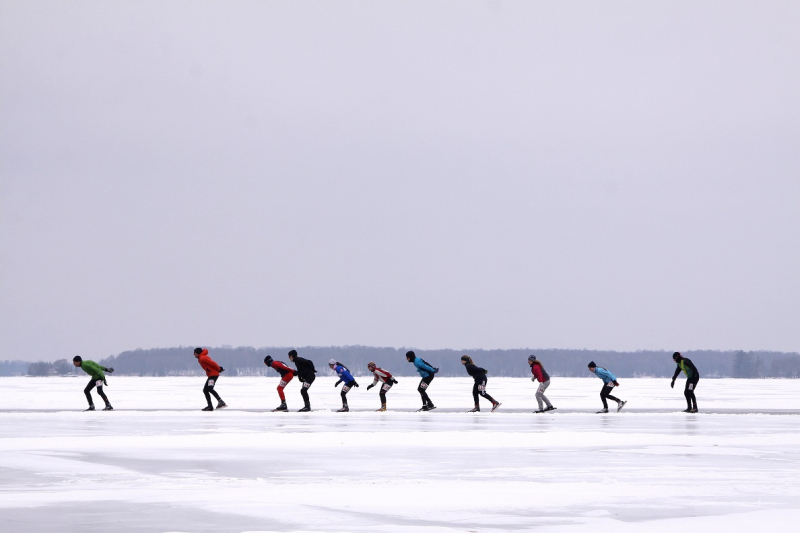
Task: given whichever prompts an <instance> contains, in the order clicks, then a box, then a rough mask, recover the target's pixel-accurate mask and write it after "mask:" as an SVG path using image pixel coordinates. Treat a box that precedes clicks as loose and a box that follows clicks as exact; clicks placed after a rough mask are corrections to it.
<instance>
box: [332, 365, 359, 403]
mask: <svg viewBox="0 0 800 533" xmlns="http://www.w3.org/2000/svg"><path fill="white" fill-rule="evenodd" d="M328 366H329V367H331V369H333V371H334V372H336V375H338V376H339V381H337V382H336V383H335V384H334V385H333V386H334V387H338V386H339V383H342V382H344V385H342V408H341V409H338V410H337V411H336V412H337V413H346V412H348V411H349V410H350V408H349V407H348V406H347V392H348V391H349V390H350V389H352V388H353V387H358V383H356V380H355V378H353V375H352V374H351V373H350V369H349V368H347V367H346V366H344V365H343V364H342V363H340V362H339V361H337V360H336V359H331V360H330V361H328Z"/></svg>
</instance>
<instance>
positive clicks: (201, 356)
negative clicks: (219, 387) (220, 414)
mask: <svg viewBox="0 0 800 533" xmlns="http://www.w3.org/2000/svg"><path fill="white" fill-rule="evenodd" d="M194 356H195V358H196V359H197V362H198V363H200V366H201V367H202V368H203V370H205V371H206V384H205V385H204V386H203V395H204V396H205V397H206V403H208V406H206V407H204V408H203V409H202V410H203V411H213V410H214V408H213V407H212V406H211V395H212V394H213V395H214V398H216V399H217V409H223V408H225V407H228V404H226V403H225V402H224V401H222V398H220V397H219V394H217V391H216V390H214V386H215V385H216V384H217V380H219V374H220V372H224V371H225V369H224V368H222V367H221V366H219V365H218V364H217V363H216V362H215V361H214V360H213V359H211V357H209V356H208V350H206V349H203V348H195V349H194Z"/></svg>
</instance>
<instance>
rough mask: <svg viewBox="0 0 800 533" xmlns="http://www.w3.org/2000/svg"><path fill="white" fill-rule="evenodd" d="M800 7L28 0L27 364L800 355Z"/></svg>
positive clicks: (11, 125)
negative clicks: (480, 351)
mask: <svg viewBox="0 0 800 533" xmlns="http://www.w3.org/2000/svg"><path fill="white" fill-rule="evenodd" d="M798 28H800V3H798V2H794V1H791V2H731V1H721V2H639V1H636V2H583V3H581V2H500V1H494V2H461V1H457V2H428V1H425V2H296V1H292V2H161V1H158V2H104V1H103V2H29V1H21V2H9V1H6V0H0V224H1V225H0V254H1V255H0V276H1V277H0V284H1V285H0V290H1V291H2V292H0V359H10V358H23V359H37V358H45V359H53V358H56V357H66V356H71V355H74V354H75V353H80V354H82V355H85V356H88V357H100V356H105V355H108V354H112V353H118V352H120V351H122V350H126V349H131V348H137V347H143V348H149V347H156V346H174V345H181V344H182V345H195V344H205V345H219V344H230V345H234V346H238V345H254V346H265V345H341V344H366V345H382V346H416V347H423V348H436V347H451V348H469V347H475V348H478V347H481V348H510V347H563V348H602V349H621V350H632V349H640V348H665V349H692V348H720V349H738V348H742V349H775V350H787V351H797V350H800V328H798V324H800V278H799V277H798V273H800V242H798V241H799V239H798V229H800V98H798V94H800V32H798V30H797V29H798Z"/></svg>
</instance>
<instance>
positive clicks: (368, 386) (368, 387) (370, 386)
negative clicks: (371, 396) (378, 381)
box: [367, 383, 375, 390]
mask: <svg viewBox="0 0 800 533" xmlns="http://www.w3.org/2000/svg"><path fill="white" fill-rule="evenodd" d="M374 386H375V384H374V383H373V384H372V385H367V390H369V389H371V388H372V387H374Z"/></svg>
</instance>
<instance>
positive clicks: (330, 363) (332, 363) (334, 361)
mask: <svg viewBox="0 0 800 533" xmlns="http://www.w3.org/2000/svg"><path fill="white" fill-rule="evenodd" d="M328 364H329V365H331V366H333V365H335V364H336V359H331V360H330V361H328Z"/></svg>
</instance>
